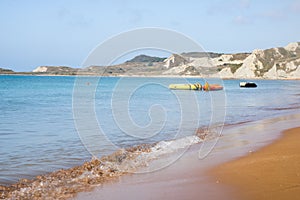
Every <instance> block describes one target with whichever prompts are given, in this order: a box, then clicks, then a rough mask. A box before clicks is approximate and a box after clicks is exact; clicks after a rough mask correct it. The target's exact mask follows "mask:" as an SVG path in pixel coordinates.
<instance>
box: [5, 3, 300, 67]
mask: <svg viewBox="0 0 300 200" xmlns="http://www.w3.org/2000/svg"><path fill="white" fill-rule="evenodd" d="M0 16H1V17H0V27H1V29H0V30H1V32H0V44H1V47H0V67H2V68H10V69H13V70H15V71H31V70H33V69H34V68H36V67H37V66H40V65H67V66H75V67H79V66H80V65H81V64H82V63H83V61H84V59H85V58H86V57H87V56H88V54H89V52H90V51H91V50H92V49H93V48H95V47H96V46H97V45H98V44H100V43H101V42H103V41H105V40H106V39H108V38H110V37H111V36H113V35H116V34H119V33H121V32H124V31H128V30H131V29H135V28H142V27H160V28H167V29H172V30H175V31H178V32H180V33H183V34H185V35H187V36H189V37H191V38H192V39H194V40H195V41H197V42H198V43H199V44H200V45H201V46H202V47H203V48H204V49H205V50H206V51H213V52H225V53H229V52H251V51H252V50H253V49H255V48H261V49H265V48H270V47H275V46H285V45H287V44H288V43H290V42H295V41H300V0H284V1H283V0H227V1H223V0H202V1H201V0H184V1H183V0H182V1H175V0H172V1H171V0H170V1H163V0H160V1H159V0H151V1H143V0H124V1H121V0H111V1H97V0H85V1H83V0H81V1H80V0H52V1H38V0H36V1H34V0H26V1H22V0H1V1H0Z"/></svg>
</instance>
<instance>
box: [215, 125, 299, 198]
mask: <svg viewBox="0 0 300 200" xmlns="http://www.w3.org/2000/svg"><path fill="white" fill-rule="evenodd" d="M211 172H212V174H213V176H214V177H215V178H216V183H218V184H225V185H227V186H228V185H229V186H233V187H234V188H235V193H234V194H233V197H235V199H272V200H277V199H297V198H299V197H300V128H294V129H290V130H287V131H285V132H284V134H283V135H282V137H281V138H280V139H278V140H276V141H275V142H274V143H272V144H271V145H269V146H266V147H264V148H262V149H260V150H258V151H256V152H252V153H249V155H247V156H245V157H242V158H239V159H237V160H234V161H230V162H228V163H225V164H222V165H220V166H218V167H216V168H214V169H213V170H212V171H211Z"/></svg>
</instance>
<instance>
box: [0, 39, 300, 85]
mask: <svg viewBox="0 0 300 200" xmlns="http://www.w3.org/2000/svg"><path fill="white" fill-rule="evenodd" d="M0 74H6V75H40V76H104V77H199V78H221V79H270V80H277V79H280V80H299V79H300V42H294V43H290V44H288V45H287V46H285V47H276V48H271V49H265V50H260V49H255V50H253V52H252V53H235V54H221V53H212V52H208V53H206V52H188V53H182V54H172V55H171V56H170V57H168V58H160V57H152V56H147V55H139V56H136V57H134V58H133V59H131V60H128V61H126V62H124V63H122V64H117V65H110V66H98V65H92V66H88V67H86V68H73V67H68V66H39V67H37V68H36V69H34V70H33V71H31V72H14V71H13V70H10V69H4V68H0Z"/></svg>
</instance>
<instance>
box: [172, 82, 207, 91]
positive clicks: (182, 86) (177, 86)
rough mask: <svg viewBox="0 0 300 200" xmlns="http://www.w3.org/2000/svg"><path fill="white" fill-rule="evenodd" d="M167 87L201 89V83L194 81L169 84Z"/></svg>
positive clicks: (173, 88)
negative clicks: (191, 82) (193, 82)
mask: <svg viewBox="0 0 300 200" xmlns="http://www.w3.org/2000/svg"><path fill="white" fill-rule="evenodd" d="M169 88H170V89H171V90H202V85H201V84H200V83H195V84H170V85H169Z"/></svg>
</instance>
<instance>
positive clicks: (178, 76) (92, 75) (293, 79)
mask: <svg viewBox="0 0 300 200" xmlns="http://www.w3.org/2000/svg"><path fill="white" fill-rule="evenodd" d="M0 76H40V77H43V76H45V77H51V76H53V77H99V78H101V77H114V78H118V77H120V78H201V79H210V78H211V79H220V80H280V81H299V80H300V78H280V77H278V78H274V79H271V78H261V77H252V78H246V77H244V78H222V77H218V76H212V77H210V76H207V77H203V76H189V75H109V76H107V75H105V76H102V75H97V74H74V75H68V74H34V73H29V74H22V73H15V74H0Z"/></svg>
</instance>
